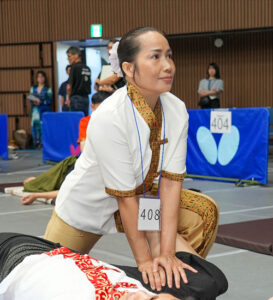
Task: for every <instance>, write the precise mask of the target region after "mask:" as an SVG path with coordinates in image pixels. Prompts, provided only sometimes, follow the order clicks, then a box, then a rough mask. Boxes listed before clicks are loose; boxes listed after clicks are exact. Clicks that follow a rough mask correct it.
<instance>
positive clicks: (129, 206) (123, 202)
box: [117, 197, 152, 265]
mask: <svg viewBox="0 0 273 300" xmlns="http://www.w3.org/2000/svg"><path fill="white" fill-rule="evenodd" d="M117 200H118V206H119V211H120V215H121V219H122V224H123V227H124V231H125V233H126V236H127V239H128V242H129V244H130V247H131V249H132V252H133V254H134V257H135V260H136V263H137V264H138V265H139V264H141V263H144V262H146V261H149V260H151V259H152V257H151V254H150V251H149V247H148V244H147V241H146V237H145V232H144V231H138V229H137V226H138V199H137V197H122V198H118V199H117Z"/></svg>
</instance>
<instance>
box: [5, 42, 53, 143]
mask: <svg viewBox="0 0 273 300" xmlns="http://www.w3.org/2000/svg"><path fill="white" fill-rule="evenodd" d="M51 48H52V44H51V43H39V44H38V43H35V44H24V45H0V113H6V114H8V116H9V118H8V122H9V127H8V128H9V139H11V138H12V133H13V131H14V130H16V129H20V128H23V129H25V130H27V132H30V118H29V114H30V109H31V107H30V105H29V101H28V100H27V95H28V93H29V89H30V87H31V85H32V84H34V82H35V81H36V74H37V71H38V70H43V71H45V72H46V74H47V76H48V81H49V85H50V86H52V83H53V81H54V73H53V65H52V50H51Z"/></svg>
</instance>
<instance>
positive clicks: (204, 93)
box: [198, 90, 218, 97]
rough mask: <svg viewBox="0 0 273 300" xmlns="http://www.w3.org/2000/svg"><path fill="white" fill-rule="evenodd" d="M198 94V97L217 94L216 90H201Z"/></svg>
mask: <svg viewBox="0 0 273 300" xmlns="http://www.w3.org/2000/svg"><path fill="white" fill-rule="evenodd" d="M198 94H199V96H200V97H205V96H209V95H217V94H218V92H217V91H215V90H202V91H200V92H199V93H198Z"/></svg>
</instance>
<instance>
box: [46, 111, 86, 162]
mask: <svg viewBox="0 0 273 300" xmlns="http://www.w3.org/2000/svg"><path fill="white" fill-rule="evenodd" d="M83 117H84V114H83V112H63V113H62V112H58V113H55V112H54V113H50V112H49V113H44V114H43V127H42V136H43V161H44V162H45V161H56V162H58V161H61V160H63V159H65V158H66V157H68V156H70V155H76V154H79V153H78V152H79V151H78V148H79V146H78V145H77V139H78V136H79V122H80V119H81V118H83Z"/></svg>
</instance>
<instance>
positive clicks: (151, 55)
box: [134, 31, 175, 95]
mask: <svg viewBox="0 0 273 300" xmlns="http://www.w3.org/2000/svg"><path fill="white" fill-rule="evenodd" d="M138 42H139V45H140V51H139V53H138V54H137V57H136V59H135V64H136V66H137V68H136V70H135V78H134V83H135V84H136V85H137V86H138V87H140V88H141V89H142V90H145V91H146V92H148V93H150V94H156V95H159V94H161V93H164V92H168V91H170V89H171V88H172V83H173V77H174V74H175V65H174V62H173V60H172V50H171V48H170V45H169V43H168V41H167V40H166V38H165V37H164V36H163V35H161V34H160V33H158V32H153V31H149V32H146V33H144V34H142V35H140V36H139V37H138Z"/></svg>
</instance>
